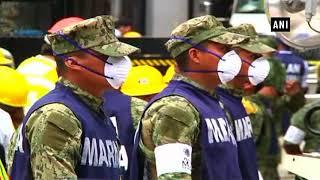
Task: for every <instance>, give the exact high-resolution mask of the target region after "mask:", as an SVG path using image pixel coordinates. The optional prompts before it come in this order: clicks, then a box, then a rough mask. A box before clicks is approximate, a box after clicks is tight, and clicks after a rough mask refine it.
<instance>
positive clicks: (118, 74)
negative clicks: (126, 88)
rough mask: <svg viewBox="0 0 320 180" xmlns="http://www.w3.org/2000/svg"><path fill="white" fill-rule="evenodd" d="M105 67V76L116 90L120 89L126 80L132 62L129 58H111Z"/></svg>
mask: <svg viewBox="0 0 320 180" xmlns="http://www.w3.org/2000/svg"><path fill="white" fill-rule="evenodd" d="M107 62H108V63H110V64H108V63H105V65H104V75H105V76H107V77H110V78H106V79H107V81H108V83H109V84H110V85H111V86H112V87H113V88H114V89H119V88H120V86H121V85H122V84H123V82H124V81H125V80H126V78H127V76H128V74H129V71H130V69H131V60H130V58H129V57H128V56H124V57H109V58H108V59H107Z"/></svg>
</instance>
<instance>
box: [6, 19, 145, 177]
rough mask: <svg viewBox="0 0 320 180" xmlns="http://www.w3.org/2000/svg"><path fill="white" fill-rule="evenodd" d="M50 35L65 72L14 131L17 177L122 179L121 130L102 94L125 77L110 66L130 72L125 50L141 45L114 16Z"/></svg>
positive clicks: (12, 161) (11, 169) (11, 154)
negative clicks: (129, 39) (128, 40)
mask: <svg viewBox="0 0 320 180" xmlns="http://www.w3.org/2000/svg"><path fill="white" fill-rule="evenodd" d="M48 39H49V42H50V44H51V46H52V49H53V51H54V54H55V57H56V60H57V64H58V68H60V70H62V71H61V72H63V73H62V75H61V79H60V80H59V81H58V83H57V84H56V88H55V89H54V90H53V91H51V92H49V93H48V94H47V95H46V96H44V97H43V98H41V99H40V100H39V101H37V102H36V103H35V104H34V106H33V107H32V108H31V109H30V110H29V112H28V114H27V115H26V118H25V119H24V122H23V125H22V127H20V130H19V134H15V136H14V143H12V144H11V148H10V152H9V162H10V164H9V173H10V175H11V178H12V179H30V178H32V179H77V178H89V179H96V178H102V179H119V170H118V168H119V161H118V157H119V154H118V150H119V145H118V140H117V135H116V132H115V129H114V127H113V126H112V123H111V121H110V119H109V117H108V115H107V114H106V113H105V112H103V111H102V109H101V104H102V98H101V97H102V94H103V92H104V91H105V90H108V89H112V88H118V87H119V86H120V85H121V82H123V81H124V79H123V78H119V76H118V75H117V74H116V73H114V74H110V72H112V71H116V72H118V71H121V70H122V73H123V74H126V73H128V72H129V69H130V67H131V64H130V61H128V60H127V59H126V58H124V57H123V56H126V55H128V54H131V53H134V52H137V51H138V50H139V49H138V48H136V47H133V46H130V45H128V44H125V43H122V42H119V41H118V39H117V38H116V37H115V35H114V20H113V18H112V17H111V16H97V17H95V18H91V19H87V20H84V21H82V22H80V23H78V24H75V25H72V26H68V27H66V28H64V29H62V30H61V31H59V32H57V33H53V34H50V35H49V36H48ZM119 64H125V65H126V66H121V65H119ZM124 69H125V70H124ZM111 80H117V81H118V82H120V83H115V82H114V81H111ZM132 103H134V102H132ZM132 107H135V106H134V105H132ZM133 112H136V110H133Z"/></svg>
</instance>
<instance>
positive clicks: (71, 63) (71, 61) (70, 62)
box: [64, 57, 82, 70]
mask: <svg viewBox="0 0 320 180" xmlns="http://www.w3.org/2000/svg"><path fill="white" fill-rule="evenodd" d="M64 64H65V66H66V67H68V68H69V69H73V70H80V69H81V68H82V67H81V66H79V63H78V62H77V60H76V59H75V58H73V57H68V58H66V59H65V60H64Z"/></svg>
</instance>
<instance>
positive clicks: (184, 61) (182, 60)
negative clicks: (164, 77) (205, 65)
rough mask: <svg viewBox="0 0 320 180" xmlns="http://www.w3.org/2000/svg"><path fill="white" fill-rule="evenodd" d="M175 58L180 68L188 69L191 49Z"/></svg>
mask: <svg viewBox="0 0 320 180" xmlns="http://www.w3.org/2000/svg"><path fill="white" fill-rule="evenodd" d="M175 59H176V63H177V65H178V67H179V69H180V70H184V69H187V67H188V61H189V49H188V50H186V51H184V52H182V53H181V54H179V55H178V56H177V57H176V58H175Z"/></svg>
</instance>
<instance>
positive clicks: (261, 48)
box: [228, 24, 276, 54]
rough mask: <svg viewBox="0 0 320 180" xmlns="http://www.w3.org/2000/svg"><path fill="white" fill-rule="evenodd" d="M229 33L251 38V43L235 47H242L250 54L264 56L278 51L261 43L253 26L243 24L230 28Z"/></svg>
mask: <svg viewBox="0 0 320 180" xmlns="http://www.w3.org/2000/svg"><path fill="white" fill-rule="evenodd" d="M228 31H229V32H233V33H237V34H242V35H246V36H250V40H249V41H247V42H242V43H239V44H236V45H234V47H240V48H242V49H245V50H247V51H249V52H252V53H257V54H264V53H269V52H273V51H276V50H275V49H273V48H272V47H270V46H268V45H266V44H264V43H262V42H261V40H260V39H259V37H258V34H257V32H256V30H255V29H254V27H253V25H251V24H241V25H239V26H237V27H230V28H228Z"/></svg>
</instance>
